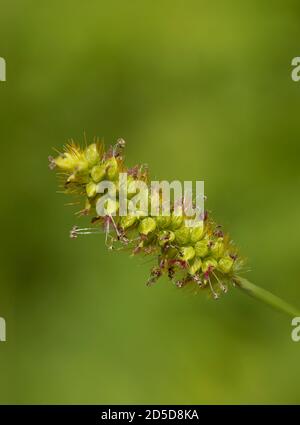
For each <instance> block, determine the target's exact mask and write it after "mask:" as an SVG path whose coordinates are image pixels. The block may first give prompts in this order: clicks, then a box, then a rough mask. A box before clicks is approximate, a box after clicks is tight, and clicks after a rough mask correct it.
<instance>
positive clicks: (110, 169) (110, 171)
mask: <svg viewBox="0 0 300 425" xmlns="http://www.w3.org/2000/svg"><path fill="white" fill-rule="evenodd" d="M105 165H106V173H107V177H108V178H109V180H114V179H115V178H116V177H117V176H118V173H119V172H118V162H117V160H116V158H115V157H114V156H113V157H111V158H109V159H108V160H107V161H106V162H105Z"/></svg>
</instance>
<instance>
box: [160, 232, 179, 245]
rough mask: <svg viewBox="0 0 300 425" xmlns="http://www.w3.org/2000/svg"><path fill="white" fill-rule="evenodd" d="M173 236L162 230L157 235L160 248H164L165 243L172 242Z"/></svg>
mask: <svg viewBox="0 0 300 425" xmlns="http://www.w3.org/2000/svg"><path fill="white" fill-rule="evenodd" d="M174 239H175V235H174V233H173V232H172V231H171V230H162V231H161V232H159V234H158V243H159V245H160V246H164V245H166V244H167V243H170V242H173V241H174Z"/></svg>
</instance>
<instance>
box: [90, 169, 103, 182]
mask: <svg viewBox="0 0 300 425" xmlns="http://www.w3.org/2000/svg"><path fill="white" fill-rule="evenodd" d="M105 174H106V167H105V165H104V164H102V165H95V166H94V167H93V168H92V171H91V177H92V179H93V180H94V182H95V183H99V182H100V181H101V180H102V179H103V178H104V176H105Z"/></svg>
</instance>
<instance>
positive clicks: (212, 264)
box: [202, 257, 218, 273]
mask: <svg viewBox="0 0 300 425" xmlns="http://www.w3.org/2000/svg"><path fill="white" fill-rule="evenodd" d="M217 266H218V263H217V261H216V260H215V259H214V258H211V257H210V258H207V259H206V260H204V261H203V263H202V271H203V273H206V272H207V270H208V269H210V268H214V269H215V268H216V267H217Z"/></svg>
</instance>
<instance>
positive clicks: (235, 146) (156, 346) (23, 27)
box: [0, 0, 300, 404]
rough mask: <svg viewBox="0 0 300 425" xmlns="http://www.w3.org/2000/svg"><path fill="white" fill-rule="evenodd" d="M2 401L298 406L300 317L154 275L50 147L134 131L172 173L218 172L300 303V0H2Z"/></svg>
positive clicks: (265, 256) (250, 248)
mask: <svg viewBox="0 0 300 425" xmlns="http://www.w3.org/2000/svg"><path fill="white" fill-rule="evenodd" d="M0 12H1V13H0V56H1V57H4V58H5V59H6V62H7V81H6V82H0V99H1V101H0V123H1V124H0V140H1V174H2V175H1V194H2V196H1V210H0V211H1V263H2V264H1V267H0V280H1V283H0V316H1V317H4V318H5V319H6V322H7V342H5V343H2V342H1V343H0V403H22V404H23V403H197V404H198V403H199V404H200V403H299V402H300V381H299V378H300V362H299V355H300V342H299V343H298V344H297V343H295V342H293V341H292V340H291V330H292V327H291V321H290V318H288V317H285V316H283V315H281V314H280V313H277V312H274V311H272V310H271V309H269V308H268V307H266V306H264V305H262V304H260V303H258V302H256V301H254V300H252V299H250V298H248V297H247V296H246V295H244V294H242V293H241V292H240V291H239V290H238V289H232V290H231V291H230V292H229V293H228V294H227V295H226V296H224V297H222V299H220V300H218V301H213V300H210V299H208V298H207V297H206V295H203V296H202V295H197V296H195V295H194V294H193V293H190V292H189V291H184V290H179V289H176V288H175V287H174V286H173V285H172V284H171V283H170V282H168V281H167V280H162V281H159V283H158V284H157V285H156V286H153V287H151V288H147V287H146V286H145V282H146V280H147V277H148V272H149V269H150V267H151V266H152V262H151V259H148V258H146V259H145V258H138V257H135V258H131V257H129V255H128V253H126V252H124V253H113V252H108V251H107V250H106V249H105V247H104V238H103V236H102V235H91V236H86V237H82V238H79V239H77V240H76V241H74V240H70V239H69V230H70V228H71V227H72V226H73V225H74V224H77V225H81V224H82V225H85V224H87V223H88V221H87V220H85V219H79V218H78V217H77V216H76V215H74V213H75V212H76V208H74V207H70V206H68V207H67V206H65V203H67V202H71V201H72V199H66V197H65V196H63V195H62V194H58V193H57V192H56V191H57V181H56V178H55V175H54V173H52V172H51V171H50V170H49V169H48V163H47V157H48V155H51V154H52V155H53V154H55V152H54V151H53V149H52V148H58V149H60V148H61V146H62V145H63V144H64V143H66V142H67V141H68V139H70V138H74V139H75V140H77V141H80V142H83V140H84V133H86V137H87V138H88V140H90V141H92V139H93V137H94V136H99V137H101V138H103V139H104V141H105V142H106V143H107V144H110V143H113V142H115V140H116V139H117V138H118V137H123V138H124V139H125V140H126V142H127V148H126V157H127V162H128V164H132V165H134V164H136V163H148V164H149V167H150V170H151V175H152V176H153V177H154V178H156V179H161V180H162V179H168V180H173V179H180V180H196V179H198V180H204V181H205V191H206V195H207V196H208V200H207V203H206V206H207V208H208V209H209V210H210V211H212V212H213V215H214V217H215V218H216V220H217V221H218V222H219V223H220V224H223V225H224V228H225V229H226V230H228V231H230V233H231V235H232V238H233V239H234V240H235V241H236V243H237V244H238V245H239V246H240V249H241V252H242V253H243V254H244V255H245V256H246V257H248V259H249V260H248V266H249V269H251V271H249V272H248V273H246V277H247V278H249V279H250V280H252V281H253V282H254V283H256V284H258V285H261V286H263V287H265V288H266V289H269V290H271V291H272V292H274V293H276V294H277V295H279V296H282V297H283V298H285V299H286V300H287V301H289V302H291V303H293V304H296V305H298V306H300V268H299V264H300V262H299V251H300V250H299V246H300V226H299V223H298V218H299V215H300V195H299V184H300V170H299V157H300V132H299V129H300V127H299V111H300V82H299V83H295V82H293V81H292V80H291V70H292V67H291V60H292V58H293V57H295V56H300V50H299V49H300V48H299V37H300V27H299V12H300V8H299V4H297V3H296V2H294V1H289V0H288V1H286V2H282V1H277V0H275V1H271V0H269V1H259V0H255V1H252V2H241V1H232V2H221V1H219V2H206V1H193V0H188V1H186V2H183V1H179V0H172V1H170V0H166V1H165V0H163V1H161V2H154V1H148V0H142V1H131V0H130V1H117V0H112V1H110V2H108V1H102V0H98V1H95V0H91V1H89V2H82V1H78V0H73V1H72V2H71V1H66V0H64V1H61V0H60V1H58V0H53V1H51V2H40V1H37V0H27V1H18V0H16V1H8V0H3V1H2V2H1V5H0Z"/></svg>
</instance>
